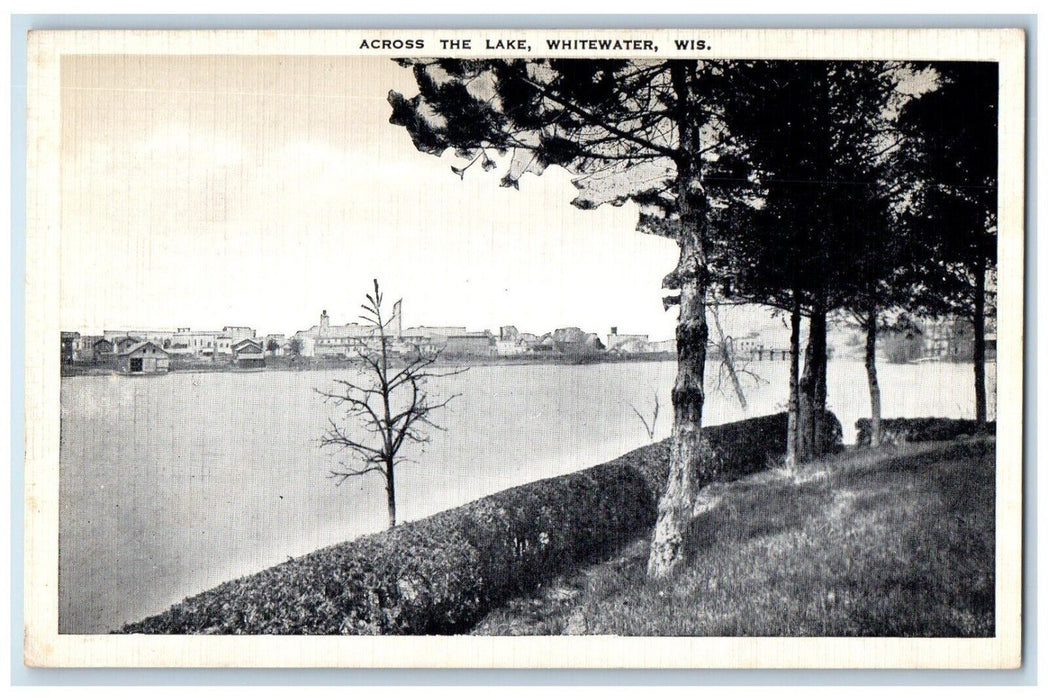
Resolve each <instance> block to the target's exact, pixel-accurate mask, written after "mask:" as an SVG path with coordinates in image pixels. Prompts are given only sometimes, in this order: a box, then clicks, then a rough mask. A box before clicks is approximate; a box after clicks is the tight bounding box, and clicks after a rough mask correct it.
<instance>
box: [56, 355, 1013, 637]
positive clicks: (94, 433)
mask: <svg viewBox="0 0 1048 700" xmlns="http://www.w3.org/2000/svg"><path fill="white" fill-rule="evenodd" d="M753 367H754V368H755V369H757V371H758V372H759V373H760V374H761V376H762V378H763V379H764V380H766V382H767V383H763V384H760V385H759V386H754V385H753V384H752V382H751V383H750V384H748V386H747V397H748V400H749V403H750V406H749V410H748V411H746V412H743V411H742V410H741V409H740V407H739V405H738V403H737V401H736V399H735V398H734V396H733V395H731V394H727V393H720V392H718V391H716V389H711V390H710V394H709V396H708V397H707V403H706V409H705V415H704V420H705V422H706V423H708V424H710V425H713V424H718V423H724V422H729V421H733V420H738V419H741V418H744V417H747V416H754V415H761V414H766V413H774V412H775V411H778V410H783V408H784V406H785V403H786V390H785V387H786V378H787V374H786V373H787V364H786V363H784V362H775V363H757V364H755V365H753ZM879 370H880V380H881V387H882V391H883V394H884V396H883V401H884V415H885V416H923V415H939V416H951V417H971V416H972V415H973V409H972V406H973V398H972V396H973V393H974V392H973V388H972V383H973V379H972V370H971V367H970V366H969V365H956V364H923V365H884V366H882V367H880V368H879ZM993 370H994V367H993V365H990V366H989V367H988V375H989V381H988V384H989V388H988V390H989V394H990V397H991V403H992V400H993V397H994V396H995V394H996V392H995V391H994V388H995V383H994V371H993ZM351 373H352V371H351V370H331V371H322V372H281V371H269V372H254V373H241V374H236V373H208V374H192V373H173V374H169V375H166V376H159V377H120V376H88V377H69V378H65V379H63V380H62V442H61V476H60V490H61V493H60V525H59V560H60V564H59V628H60V631H61V632H63V633H101V632H106V631H109V630H112V629H115V628H118V627H119V626H120V625H122V624H123V623H125V622H131V621H134V620H138V619H140V618H142V617H145V616H147V615H150V614H154V613H157V612H160V611H162V610H164V609H165V608H167V607H168V606H170V605H171V604H173V603H176V602H178V601H180V600H182V599H183V598H184V597H186V596H187V595H191V594H194V593H197V592H200V591H202V590H205V589H207V588H209V587H212V586H214V585H217V584H219V583H221V582H223V581H226V580H228V579H230V578H234V577H237V576H241V575H244V574H249V573H253V572H255V571H258V570H260V569H263V568H265V567H267V566H271V565H273V564H276V563H279V562H281V561H283V560H285V559H287V558H288V557H289V556H299V555H302V554H305V553H307V552H310V551H312V550H314V549H316V548H318V547H322V546H325V545H329V544H333V543H336V542H340V541H343V540H347V539H351V538H353V537H356V536H359V535H361V534H364V533H368V532H374V531H377V530H380V529H382V528H383V527H384V525H385V518H386V514H385V494H384V491H383V486H382V480H381V478H380V477H379V476H377V475H373V474H372V475H368V476H366V477H364V478H361V479H355V480H350V481H347V482H346V483H345V484H343V485H342V486H339V487H336V486H335V485H334V483H333V482H332V481H331V480H330V479H328V478H326V476H327V474H328V470H329V469H331V468H333V467H335V466H337V464H338V460H337V458H336V457H335V456H334V455H333V454H332V453H331V452H329V451H325V450H323V449H321V448H320V447H319V438H320V436H321V434H322V433H323V432H324V429H325V425H326V424H327V421H328V418H329V417H334V416H336V415H337V409H336V408H334V407H333V406H330V405H326V404H324V403H323V402H322V401H321V400H320V397H318V396H317V395H316V393H315V392H314V389H315V388H318V387H320V388H330V387H331V381H332V379H334V378H336V377H346V376H347V375H348V374H351ZM675 373H676V365H675V363H673V362H646V363H622V364H595V365H581V366H568V365H544V366H529V365H496V366H486V367H474V368H471V369H470V370H469V371H468V372H466V373H465V374H461V375H458V376H455V377H448V378H444V379H441V380H439V381H438V382H437V383H436V384H434V386H433V387H432V391H433V393H435V394H436V395H438V396H440V395H445V396H446V395H448V394H451V393H457V394H461V396H460V397H458V398H456V399H455V400H454V401H453V402H452V404H451V405H450V406H449V407H448V409H447V410H446V411H445V412H444V413H443V414H442V415H441V417H440V420H439V422H440V423H441V424H442V425H443V426H444V428H445V429H446V430H444V431H442V432H438V431H431V432H432V441H431V442H430V443H428V444H427V445H425V446H424V449H420V448H414V451H413V452H412V453H411V455H410V456H412V457H413V458H414V460H415V462H416V463H415V464H407V465H405V466H403V467H401V469H400V472H399V473H398V477H397V496H398V516H399V519H400V520H402V521H403V520H414V519H417V518H421V517H424V516H426V515H430V514H432V513H435V512H438V511H440V510H444V509H446V508H449V507H451V506H455V505H459V504H461V503H465V502H467V501H470V500H472V499H474V498H477V497H480V496H483V495H486V494H489V493H493V492H495V491H499V490H502V489H504V488H507V487H510V486H514V485H517V484H522V483H526V482H529V481H534V480H536V479H542V478H545V477H549V476H556V475H559V474H565V473H568V472H571V471H576V470H578V469H583V468H585V467H589V466H592V465H594V464H598V463H600V462H603V461H607V460H609V459H612V458H614V457H617V456H619V455H621V454H622V453H624V452H626V451H629V450H631V449H633V448H636V447H639V446H641V445H644V444H646V443H647V442H649V439H648V435H647V432H646V431H645V429H644V427H643V425H642V424H641V422H640V420H638V418H637V417H636V415H634V413H633V411H632V409H631V407H630V406H631V404H633V405H634V406H636V407H637V408H638V410H640V411H641V412H642V413H644V414H645V415H646V416H648V417H649V419H650V415H651V409H652V405H653V404H654V394H655V393H657V394H658V396H659V401H660V404H661V411H660V415H659V419H658V422H657V425H656V438H662V437H666V436H667V435H668V434H669V430H670V423H671V420H672V408H671V405H670V389H671V387H672V385H673V379H674V376H675ZM828 380H829V386H830V407H831V408H832V409H833V410H834V411H835V412H836V413H837V415H838V417H839V418H840V419H841V422H842V424H843V425H844V428H845V440H846V441H851V440H854V432H855V431H854V424H855V420H856V419H858V418H860V417H862V416H865V415H868V411H869V398H868V394H867V393H866V378H865V371H864V369H863V366H862V363H861V362H851V361H832V362H831V363H830V367H829V377H828ZM707 384H708V386H710V387H715V386H716V384H717V376H716V370H715V368H711V369H710V373H709V375H708V377H707ZM727 387H728V385H727V383H725V384H724V389H725V391H726V390H727ZM992 414H993V409H992V406H991V416H992Z"/></svg>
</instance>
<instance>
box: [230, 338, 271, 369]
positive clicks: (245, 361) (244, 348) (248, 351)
mask: <svg viewBox="0 0 1048 700" xmlns="http://www.w3.org/2000/svg"><path fill="white" fill-rule="evenodd" d="M232 350H233V364H234V365H236V366H237V367H241V368H253V367H265V366H266V355H265V351H264V349H263V348H262V343H261V342H260V341H258V340H255V339H254V338H253V337H252V338H244V339H242V340H240V341H238V342H236V343H233V347H232Z"/></svg>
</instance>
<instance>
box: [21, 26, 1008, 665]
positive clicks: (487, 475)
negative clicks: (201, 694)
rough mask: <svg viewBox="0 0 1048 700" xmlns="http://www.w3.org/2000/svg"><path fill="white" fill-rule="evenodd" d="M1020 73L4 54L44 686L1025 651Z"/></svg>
mask: <svg viewBox="0 0 1048 700" xmlns="http://www.w3.org/2000/svg"><path fill="white" fill-rule="evenodd" d="M1023 51H1024V43H1023V35H1022V33H1021V32H1020V31H1013V30H953V31H943V32H937V33H936V32H931V31H929V32H922V31H883V32H877V31H872V30H852V31H848V30H840V31H826V32H822V33H819V32H801V31H792V30H782V31H779V32H775V31H772V32H755V31H754V32H745V31H735V30H718V31H711V32H701V31H691V30H689V31H683V30H677V31H668V30H658V31H654V30H601V31H592V32H586V31H578V30H572V31H560V30H556V31H554V30H542V31H539V30H527V31H523V30H517V31H515V32H509V31H507V32H499V31H493V30H474V31H459V30H456V31H438V30H425V31H410V30H396V31H393V30H390V31H372V32H368V31H347V32H316V33H314V32H290V31H288V32H268V33H256V32H226V33H222V32H210V33H209V32H154V33H150V32H34V33H33V34H31V35H30V63H29V65H30V81H29V127H28V135H29V138H28V143H29V166H30V175H29V180H28V187H29V205H28V207H29V209H28V211H29V218H28V221H29V230H28V234H27V251H28V262H27V334H26V363H27V368H26V386H27V392H28V393H29V394H30V397H29V401H28V403H27V465H26V468H27V472H26V473H27V493H26V511H27V518H28V520H27V566H26V569H27V571H26V596H27V612H26V619H27V640H26V658H27V663H30V664H31V665H80V666H92V665H151V666H179V665H190V666H191V665H245V666H251V665H260V664H265V665H270V666H273V665H277V666H281V665H286V666H296V665H305V666H311V665H330V666H383V665H397V666H440V665H453V666H495V667H498V666H559V667H592V666H615V667H628V666H643V667H659V666H666V667H693V668H700V667H710V666H720V667H732V666H745V667H762V666H768V667H791V666H809V667H811V666H826V667H880V666H887V667H912V668H922V667H928V668H946V667H951V668H1014V667H1016V666H1017V665H1018V664H1019V663H1020V656H1019V644H1020V634H1019V625H1020V615H1021V609H1020V602H1019V601H1020V580H1021V568H1022V561H1021V556H1020V552H1021V509H1022V501H1021V482H1022V468H1023V467H1022V456H1021V455H1022V451H1021V450H1022V447H1021V443H1022V382H1023V376H1022V329H1023V315H1022V308H1023V197H1024V192H1023V187H1024V185H1023V167H1024V165H1023V156H1022V149H1023V145H1022V144H1023V138H1024V136H1023V128H1024V121H1023V119H1024V117H1023V110H1024V107H1023V80H1024V78H1023ZM303 638H306V639H303ZM302 645H310V646H302ZM318 650H319V651H318Z"/></svg>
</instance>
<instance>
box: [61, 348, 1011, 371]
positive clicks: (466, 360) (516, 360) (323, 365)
mask: <svg viewBox="0 0 1048 700" xmlns="http://www.w3.org/2000/svg"><path fill="white" fill-rule="evenodd" d="M676 359H677V358H676V356H675V355H674V353H671V352H653V353H636V354H630V355H619V354H614V353H602V354H592V355H556V356H540V357H521V356H515V357H497V356H496V357H468V356H458V357H441V358H439V359H438V360H437V362H436V363H435V366H437V367H488V366H494V365H509V366H529V365H535V366H545V365H596V364H622V363H628V362H675V361H676ZM833 359H838V360H852V361H857V362H861V361H862V358H861V357H851V356H848V355H841V356H839V357H835V358H833ZM936 361H937V362H942V363H944V364H969V363H970V360H969V361H967V362H955V361H952V360H949V359H946V358H942V359H937V360H936ZM767 362H768V363H777V362H780V361H779V360H768V361H767ZM267 363H268V364H267V365H266V366H265V367H251V368H243V369H241V368H239V367H234V366H233V365H232V364H229V363H228V362H222V363H216V364H211V363H206V362H199V363H197V362H194V363H181V362H179V361H177V360H173V361H172V365H173V366H172V368H171V370H170V371H169V372H166V373H162V374H171V373H194V374H207V373H211V372H231V373H236V374H252V373H259V372H314V371H323V370H332V369H350V368H352V367H355V366H358V365H359V363H358V362H355V361H353V360H331V359H324V360H318V359H317V358H315V357H313V358H303V359H302V360H301V362H300V363H294V364H292V363H290V362H288V361H287V359H286V358H283V357H280V358H269V359H268V360H267ZM402 364H403V363H402V362H400V361H399V360H398V362H397V364H396V365H394V366H400V365H402ZM889 364H893V363H889ZM894 364H923V363H914V362H909V363H894ZM987 364H988V365H990V364H996V361H995V360H992V359H987ZM61 372H62V377H84V376H107V375H117V376H162V374H160V375H124V374H122V373H120V372H118V371H117V370H116V369H115V368H114V367H111V366H109V365H94V364H73V365H62V368H61Z"/></svg>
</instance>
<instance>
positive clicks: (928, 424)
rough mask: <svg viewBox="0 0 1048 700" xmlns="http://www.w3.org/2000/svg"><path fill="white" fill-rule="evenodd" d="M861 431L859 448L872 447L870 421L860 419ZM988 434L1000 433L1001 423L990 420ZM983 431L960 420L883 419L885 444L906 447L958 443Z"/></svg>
mask: <svg viewBox="0 0 1048 700" xmlns="http://www.w3.org/2000/svg"><path fill="white" fill-rule="evenodd" d="M855 429H856V430H857V431H858V436H857V437H856V444H857V445H858V446H859V447H869V446H870V419H869V418H860V419H859V420H857V421H855ZM986 430H987V432H989V433H991V434H993V433H995V432H996V431H997V424H996V423H995V422H994V421H990V422H989V423H987V424H986ZM977 432H979V426H978V424H977V423H976V422H975V421H973V420H966V419H959V418H882V419H881V444H884V445H904V444H906V443H908V442H928V441H935V440H954V439H956V438H959V437H962V436H966V435H975V434H976V433H977Z"/></svg>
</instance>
